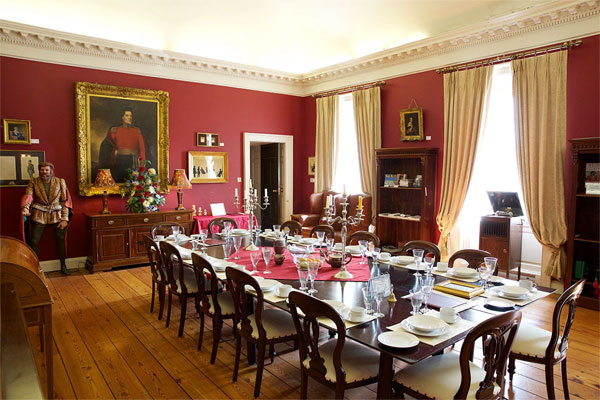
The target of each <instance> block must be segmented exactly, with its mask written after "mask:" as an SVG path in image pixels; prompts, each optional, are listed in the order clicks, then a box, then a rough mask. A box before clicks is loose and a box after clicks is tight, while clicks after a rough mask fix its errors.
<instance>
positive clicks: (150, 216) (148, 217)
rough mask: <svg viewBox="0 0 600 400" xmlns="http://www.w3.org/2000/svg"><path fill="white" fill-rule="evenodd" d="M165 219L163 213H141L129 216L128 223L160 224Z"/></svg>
mask: <svg viewBox="0 0 600 400" xmlns="http://www.w3.org/2000/svg"><path fill="white" fill-rule="evenodd" d="M163 221H164V215H163V214H155V213H141V214H139V215H129V216H127V225H143V224H158V223H159V222H163Z"/></svg>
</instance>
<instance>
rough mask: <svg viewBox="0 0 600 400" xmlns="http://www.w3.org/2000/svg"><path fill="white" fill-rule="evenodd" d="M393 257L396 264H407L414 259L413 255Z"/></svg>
mask: <svg viewBox="0 0 600 400" xmlns="http://www.w3.org/2000/svg"><path fill="white" fill-rule="evenodd" d="M392 258H394V259H395V261H394V262H395V263H396V264H402V265H408V264H412V263H414V261H415V258H414V257H411V256H395V257H392Z"/></svg>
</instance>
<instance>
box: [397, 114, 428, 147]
mask: <svg viewBox="0 0 600 400" xmlns="http://www.w3.org/2000/svg"><path fill="white" fill-rule="evenodd" d="M400 133H401V135H400V139H401V140H404V141H412V140H423V139H424V136H423V110H422V109H421V108H406V109H404V110H400Z"/></svg>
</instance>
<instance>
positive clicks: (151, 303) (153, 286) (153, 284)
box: [150, 278, 156, 314]
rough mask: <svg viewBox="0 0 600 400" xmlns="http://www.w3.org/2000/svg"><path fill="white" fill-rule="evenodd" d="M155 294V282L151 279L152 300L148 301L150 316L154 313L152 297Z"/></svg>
mask: <svg viewBox="0 0 600 400" xmlns="http://www.w3.org/2000/svg"><path fill="white" fill-rule="evenodd" d="M155 293H156V281H155V280H154V278H152V298H151V299H150V314H152V313H153V312H154V295H155Z"/></svg>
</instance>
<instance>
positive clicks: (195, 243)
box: [190, 234, 200, 251]
mask: <svg viewBox="0 0 600 400" xmlns="http://www.w3.org/2000/svg"><path fill="white" fill-rule="evenodd" d="M190 238H191V239H192V251H196V250H198V245H199V244H200V235H198V234H195V235H190Z"/></svg>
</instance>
